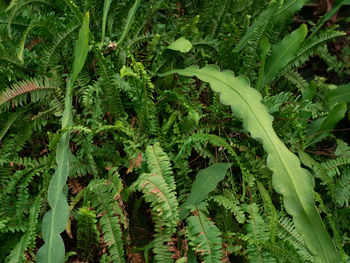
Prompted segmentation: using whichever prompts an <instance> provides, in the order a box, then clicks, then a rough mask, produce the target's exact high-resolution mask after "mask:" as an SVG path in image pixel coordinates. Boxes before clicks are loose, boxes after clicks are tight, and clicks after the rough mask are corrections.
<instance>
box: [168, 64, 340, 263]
mask: <svg viewBox="0 0 350 263" xmlns="http://www.w3.org/2000/svg"><path fill="white" fill-rule="evenodd" d="M172 73H178V74H181V75H184V76H196V77H197V78H199V79H200V80H202V81H205V82H209V83H210V87H211V88H212V89H213V90H214V91H216V92H219V93H220V100H221V102H222V103H223V104H225V105H230V106H231V109H232V112H233V114H235V116H237V117H239V118H241V119H242V121H243V125H244V127H245V129H246V130H247V131H249V132H250V134H251V136H252V137H253V138H255V139H257V140H259V141H261V142H262V143H263V147H264V149H265V151H266V153H267V155H268V157H267V166H268V168H269V169H270V170H271V171H272V172H273V177H272V182H273V187H274V189H275V190H276V192H278V193H279V194H282V195H283V198H284V205H285V209H286V211H287V212H288V213H289V214H290V215H291V216H293V220H294V224H295V226H296V229H297V231H298V232H299V233H300V234H301V235H302V237H303V238H304V240H305V244H306V246H307V248H308V249H309V250H310V252H311V253H312V254H313V255H314V259H315V262H329V263H331V262H338V254H337V251H336V248H335V246H334V243H333V242H332V239H331V238H330V237H329V235H328V233H327V230H326V228H325V226H324V224H323V222H322V219H321V217H320V215H319V213H318V210H317V208H316V206H315V203H314V197H313V195H314V192H313V182H312V177H311V176H310V175H309V174H308V173H307V171H306V170H305V169H303V168H301V166H300V161H299V159H298V157H297V156H296V155H295V154H293V153H292V152H290V151H289V149H288V148H287V147H286V146H285V145H284V143H283V142H282V141H281V140H280V139H279V138H278V136H277V135H276V133H275V131H274V129H273V127H272V120H273V117H272V116H271V115H270V114H269V112H268V110H267V108H266V107H265V106H264V105H263V104H262V103H261V100H262V96H261V94H260V93H259V92H258V91H257V90H256V89H253V88H251V87H250V86H249V81H248V80H247V79H246V78H245V77H235V76H234V74H233V72H232V71H229V70H225V71H222V72H220V71H219V68H218V67H217V66H213V65H208V66H206V67H204V68H201V69H199V68H198V67H197V66H191V67H188V68H186V69H182V70H181V69H179V70H173V71H171V72H168V73H165V74H163V76H165V75H168V74H172Z"/></svg>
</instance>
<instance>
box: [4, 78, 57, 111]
mask: <svg viewBox="0 0 350 263" xmlns="http://www.w3.org/2000/svg"><path fill="white" fill-rule="evenodd" d="M56 85H57V84H55V82H53V81H50V80H49V79H44V80H42V81H40V80H37V79H29V80H25V81H22V82H19V83H16V84H14V85H12V87H11V88H7V89H6V90H4V91H3V92H2V93H1V95H0V106H2V105H3V106H2V107H5V108H6V109H7V108H9V107H10V106H12V107H17V106H18V105H21V106H22V105H24V103H25V102H26V101H27V94H30V99H31V102H37V101H39V100H42V99H44V98H47V96H48V95H49V94H50V93H51V91H55V90H57V89H58V87H57V86H56Z"/></svg>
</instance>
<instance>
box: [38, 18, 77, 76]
mask: <svg viewBox="0 0 350 263" xmlns="http://www.w3.org/2000/svg"><path fill="white" fill-rule="evenodd" d="M79 27H80V24H79V23H76V22H74V23H72V24H70V25H68V26H67V28H66V29H65V31H63V32H62V31H61V32H58V33H57V35H56V36H55V37H54V39H52V41H51V45H49V46H48V47H46V48H45V50H44V53H43V56H42V58H41V64H40V67H39V68H40V69H41V72H43V73H46V70H47V68H49V67H50V66H51V63H52V60H53V59H54V58H57V57H58V49H59V48H60V47H61V46H62V43H63V42H64V41H65V40H66V39H67V38H68V37H69V36H70V34H72V33H73V32H74V31H75V30H77V29H78V28H79Z"/></svg>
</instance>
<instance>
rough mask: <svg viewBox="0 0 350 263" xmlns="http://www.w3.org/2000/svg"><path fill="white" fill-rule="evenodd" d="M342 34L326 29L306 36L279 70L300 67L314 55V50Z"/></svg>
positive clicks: (283, 70) (342, 33) (284, 70)
mask: <svg viewBox="0 0 350 263" xmlns="http://www.w3.org/2000/svg"><path fill="white" fill-rule="evenodd" d="M344 35H345V33H344V32H341V31H335V30H334V29H327V30H324V31H322V32H320V33H318V34H317V35H314V36H312V37H308V38H306V39H305V41H304V42H303V43H302V44H301V45H300V47H299V49H298V51H297V53H296V56H295V57H294V58H293V59H292V60H291V61H289V62H288V64H287V65H286V66H285V67H284V68H283V69H281V72H286V71H288V70H290V69H293V68H298V67H300V66H301V65H303V64H304V63H305V62H306V61H308V59H309V58H310V57H311V56H312V55H314V53H315V52H316V50H317V49H318V48H319V47H320V46H322V45H323V44H324V43H326V42H328V41H330V40H332V39H335V38H337V37H341V36H344Z"/></svg>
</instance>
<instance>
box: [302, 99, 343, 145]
mask: <svg viewBox="0 0 350 263" xmlns="http://www.w3.org/2000/svg"><path fill="white" fill-rule="evenodd" d="M346 111H347V105H346V103H339V104H336V105H335V106H334V107H333V108H332V109H331V110H330V111H329V113H328V116H327V117H325V118H321V119H319V120H317V121H315V122H314V123H313V125H312V126H311V127H310V130H309V134H308V135H309V136H310V139H309V140H308V142H307V146H310V145H312V144H315V143H316V142H319V141H321V140H322V139H324V138H325V137H327V136H328V135H329V131H330V130H332V129H333V128H334V126H335V125H336V124H337V123H338V122H339V121H341V120H342V119H343V118H344V117H345V113H346Z"/></svg>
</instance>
